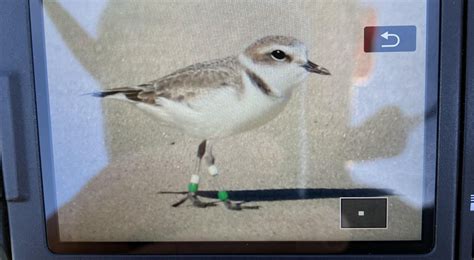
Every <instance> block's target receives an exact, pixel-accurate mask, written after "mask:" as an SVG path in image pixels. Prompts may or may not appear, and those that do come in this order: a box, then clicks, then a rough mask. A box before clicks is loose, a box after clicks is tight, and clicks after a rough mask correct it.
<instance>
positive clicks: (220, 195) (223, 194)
mask: <svg viewBox="0 0 474 260" xmlns="http://www.w3.org/2000/svg"><path fill="white" fill-rule="evenodd" d="M217 197H218V198H219V200H221V201H226V200H228V199H229V193H227V191H225V190H220V191H219V192H218V193H217Z"/></svg>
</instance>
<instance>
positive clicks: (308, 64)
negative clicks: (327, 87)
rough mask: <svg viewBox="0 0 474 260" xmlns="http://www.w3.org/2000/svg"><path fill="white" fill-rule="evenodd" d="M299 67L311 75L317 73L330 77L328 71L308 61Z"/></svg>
mask: <svg viewBox="0 0 474 260" xmlns="http://www.w3.org/2000/svg"><path fill="white" fill-rule="evenodd" d="M301 66H302V67H303V68H305V69H306V70H307V71H309V72H312V73H318V74H321V75H331V73H330V72H329V70H327V69H326V68H323V67H321V66H319V65H318V64H315V63H313V62H311V61H310V60H308V62H306V64H304V65H301Z"/></svg>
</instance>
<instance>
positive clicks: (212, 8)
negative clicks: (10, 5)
mask: <svg viewBox="0 0 474 260" xmlns="http://www.w3.org/2000/svg"><path fill="white" fill-rule="evenodd" d="M166 2H167V4H166V5H163V4H162V5H160V4H159V2H158V1H114V2H113V4H108V5H107V6H106V8H105V9H104V11H103V14H102V16H101V18H100V22H99V23H98V26H99V27H98V36H97V37H91V36H88V35H87V34H86V33H85V32H84V31H82V29H81V27H80V26H79V25H78V24H77V23H76V22H75V20H74V18H73V17H71V16H70V15H69V13H68V12H67V11H65V10H64V9H63V8H62V7H61V5H58V4H56V3H54V2H51V1H47V2H46V10H47V14H48V16H49V17H50V19H51V20H52V21H53V23H54V28H55V29H54V30H58V31H59V32H60V34H61V37H62V40H64V41H65V42H66V44H67V46H68V48H69V49H70V50H71V53H72V55H73V56H74V57H75V59H77V60H78V61H79V62H80V64H81V65H82V66H83V67H84V69H85V70H86V71H87V72H88V73H89V74H90V75H92V76H93V78H94V79H95V80H96V81H97V82H98V83H99V85H100V86H101V88H111V87H117V86H124V85H132V84H137V83H142V82H146V81H148V80H152V79H155V78H158V77H160V76H162V75H165V74H167V73H169V72H172V71H173V70H175V69H178V68H180V67H182V66H185V65H188V64H192V63H194V62H197V61H202V60H207V59H211V58H219V57H225V56H227V55H229V54H236V53H238V52H239V51H241V50H242V49H243V47H244V46H246V45H248V44H249V43H251V42H252V41H253V40H254V39H258V38H260V37H262V36H264V35H269V34H283V35H291V36H294V37H297V38H299V39H301V40H302V41H304V42H305V43H307V45H308V46H310V57H311V59H312V60H314V61H315V62H316V63H318V64H321V65H323V66H324V67H326V68H328V69H329V70H330V71H331V73H332V74H333V75H332V76H331V77H322V76H317V75H316V76H312V77H311V78H310V79H309V80H308V82H307V84H306V87H305V88H302V89H300V90H299V91H298V92H297V93H295V96H294V97H293V99H292V101H291V102H290V104H289V105H288V107H287V109H286V110H285V111H284V112H283V113H282V114H280V115H279V116H278V117H277V118H276V119H275V120H273V121H272V122H270V123H269V124H267V125H265V126H263V127H261V128H259V129H257V130H254V131H250V132H247V133H244V134H241V135H238V136H234V137H231V138H227V139H224V140H221V141H219V142H217V143H216V144H215V146H214V154H215V156H216V159H217V165H218V167H219V170H220V172H221V176H220V177H219V178H220V182H221V184H222V185H223V186H224V187H226V188H228V189H229V190H234V191H243V192H241V193H231V196H232V195H234V198H238V199H248V197H250V200H251V201H252V204H256V205H259V206H261V209H259V210H246V211H242V212H232V211H228V210H225V209H224V208H223V207H221V206H219V207H214V208H208V209H197V208H193V207H189V206H186V205H185V206H182V207H179V208H171V207H170V205H171V204H172V203H174V202H176V201H177V200H179V198H180V195H168V194H159V192H160V191H183V190H185V189H186V186H187V183H188V181H189V176H190V174H191V173H192V169H193V166H194V161H193V159H194V157H195V150H196V148H197V145H198V144H199V142H200V141H201V140H196V139H192V138H189V137H186V136H184V135H182V134H181V133H178V132H176V131H174V130H173V129H169V128H165V127H162V126H161V125H160V124H159V123H158V122H155V121H153V120H152V119H150V118H149V117H147V116H145V115H144V114H142V113H141V112H140V111H139V110H137V109H136V108H134V107H133V106H131V105H128V104H124V103H121V102H118V101H114V100H104V101H103V103H102V105H103V118H104V121H103V123H102V127H103V129H104V131H105V136H106V140H105V144H106V152H107V157H108V165H107V166H106V167H105V168H104V169H103V170H101V171H100V172H99V173H97V175H96V176H94V177H93V178H92V179H91V180H90V181H89V182H88V183H87V184H86V185H85V186H84V187H83V188H82V189H81V191H80V192H79V193H78V194H77V195H76V196H75V197H74V198H73V199H72V200H70V201H69V202H68V203H67V204H66V205H64V206H63V207H61V208H60V209H59V213H58V216H59V225H60V237H61V240H64V241H178V240H191V241H196V240H216V241H218V240H377V239H384V240H416V239H419V238H420V232H421V211H420V209H417V208H414V207H412V206H410V205H407V204H406V203H404V202H403V201H402V200H401V199H400V197H399V196H398V195H396V192H394V193H395V194H391V192H387V191H384V190H383V189H386V188H387V187H385V186H378V187H376V188H380V189H381V190H379V191H376V190H374V188H375V187H371V186H368V185H363V184H360V183H359V184H357V183H355V182H354V181H353V180H352V178H351V177H350V174H349V171H348V167H349V168H350V165H351V163H353V162H361V161H368V160H378V159H381V160H382V159H386V158H392V157H396V156H398V155H400V154H401V153H402V151H403V150H404V149H405V148H406V146H407V140H408V135H409V134H410V133H411V132H412V131H413V129H414V128H415V127H416V126H418V125H419V124H420V118H419V117H417V116H409V115H407V114H405V113H404V112H403V111H402V110H401V109H400V108H399V107H397V106H396V105H393V104H387V105H386V106H384V107H383V108H382V109H380V110H378V111H375V112H374V113H373V115H372V116H371V117H370V118H368V119H367V120H365V122H364V123H363V124H361V125H358V126H353V125H351V124H350V121H351V118H350V116H351V113H350V107H351V103H350V100H351V95H352V93H353V91H354V89H353V88H352V86H353V83H354V79H355V78H364V75H366V74H367V73H369V72H370V70H371V66H373V60H372V58H371V56H370V55H363V54H361V53H360V48H361V46H362V34H361V32H362V30H361V29H360V28H362V27H363V24H368V23H369V24H370V21H373V20H374V19H375V18H374V14H373V13H371V10H370V9H368V8H365V7H364V8H363V7H361V6H358V5H355V4H354V3H355V2H352V1H343V2H345V3H343V4H340V2H341V1H339V2H338V4H336V3H335V2H333V1H292V2H287V1H277V0H273V1H220V0H219V1H217V0H209V1H206V3H207V4H206V5H205V4H203V2H204V1H202V2H201V1H191V0H187V1H166ZM237 2H241V4H240V5H238V4H237ZM242 4H243V5H242ZM242 6H245V7H246V8H242ZM357 10H359V11H360V12H357ZM357 13H360V14H357ZM182 14H189V15H182ZM354 14H355V15H354ZM84 15H85V16H87V13H84ZM202 17H205V19H201V18H202ZM48 19H49V18H48ZM420 19H421V18H420ZM336 20H337V26H334V25H335V24H336ZM236 25H238V26H236ZM50 29H51V28H50ZM51 30H52V29H51ZM46 42H47V45H48V44H49V46H54V47H50V49H51V48H58V46H60V44H59V43H56V42H54V41H52V40H50V42H48V39H47V41H46ZM55 44H56V45H55ZM48 55H49V56H48V59H49V61H48V62H50V63H54V62H55V53H54V52H49V53H48ZM403 55H408V54H400V56H399V59H400V61H401V62H407V64H408V63H409V61H405V60H407V59H409V58H410V56H403ZM53 65H54V64H53ZM57 69H58V70H60V71H61V70H64V71H63V73H64V74H63V75H65V76H66V77H77V79H76V80H75V79H70V81H69V83H68V85H66V86H61V87H60V88H59V87H57V86H50V88H57V89H58V90H57V91H58V93H59V94H58V95H59V97H61V98H64V99H66V100H67V99H68V98H69V93H71V91H72V89H78V88H80V84H81V78H80V77H79V76H78V74H77V73H78V72H77V71H76V72H74V71H72V72H71V71H67V69H68V68H57ZM421 69H422V68H420V70H421ZM419 73H423V72H420V71H418V70H416V69H415V70H408V71H407V72H406V75H405V77H406V78H405V79H404V80H406V81H407V82H408V81H410V80H412V79H413V78H417V77H418V76H417V75H419ZM74 75H75V76H74ZM50 84H51V81H50ZM81 91H82V92H83V93H84V92H87V90H86V89H81ZM81 91H79V92H81ZM400 91H405V92H406V93H407V99H410V98H412V99H413V100H414V101H413V102H414V103H417V102H419V101H417V99H418V100H419V99H420V98H421V100H422V97H423V95H424V92H423V89H422V88H417V89H413V88H412V89H407V88H404V86H400ZM386 94H389V93H386ZM51 102H52V103H53V102H55V99H53V100H51ZM421 107H422V106H421ZM82 109H83V108H82V107H81V105H80V104H77V103H74V102H72V103H68V105H67V106H64V110H63V111H62V113H65V114H68V113H70V115H71V117H70V118H71V121H73V120H75V119H74V118H75V117H74V116H73V115H74V113H81V111H83V110H82ZM421 111H422V109H421V110H420V112H421ZM81 124H84V125H89V126H91V125H97V122H93V121H92V120H90V121H88V119H87V118H86V119H83V121H81ZM71 131H72V132H75V131H78V132H79V131H81V130H80V129H73V130H71ZM68 134H71V135H73V133H68ZM417 138H422V136H417ZM58 140H59V137H58ZM84 142H86V143H85V146H86V147H89V148H88V149H86V151H85V153H87V154H88V155H89V156H90V157H91V158H93V157H94V152H95V147H96V146H97V144H94V143H90V144H89V143H87V140H84ZM55 145H56V146H55V149H59V150H60V151H61V154H62V156H65V157H67V156H69V157H70V153H69V152H68V151H70V150H73V149H74V148H73V147H70V146H69V147H68V139H67V138H65V139H63V140H62V141H61V140H59V141H56V143H55ZM421 152H422V147H419V149H418V154H415V155H414V156H413V158H411V159H409V160H413V162H414V163H418V164H420V163H422V162H418V161H419V159H420V158H422V154H421ZM420 156H421V157H420ZM78 162H79V165H81V164H84V165H86V164H87V163H88V162H87V161H84V160H83V159H82V158H81V160H78ZM405 163H406V162H405ZM56 174H57V176H58V179H70V178H72V179H74V178H79V177H80V176H79V175H76V176H72V175H70V174H69V175H68V172H56ZM381 174H384V172H381ZM407 174H411V173H407ZM416 174H421V173H420V172H418V173H416ZM57 185H58V184H57ZM72 185H74V184H72ZM414 185H418V187H421V182H420V183H415V184H414ZM66 188H67V187H66ZM200 188H201V190H211V191H212V190H215V181H214V180H212V179H211V177H210V176H208V175H207V174H206V173H205V172H203V174H202V182H201V186H200ZM282 189H283V190H282ZM294 194H299V195H300V197H298V196H296V197H295V196H293V195H294ZM58 196H61V194H59V195H58ZM235 196H236V197H235ZM341 196H355V197H361V196H388V197H389V207H388V210H389V212H390V214H389V222H388V229H378V230H341V229H340V228H339V221H340V219H339V198H338V197H341Z"/></svg>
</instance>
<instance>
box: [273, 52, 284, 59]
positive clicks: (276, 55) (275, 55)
mask: <svg viewBox="0 0 474 260" xmlns="http://www.w3.org/2000/svg"><path fill="white" fill-rule="evenodd" d="M272 57H273V58H274V59H275V60H284V59H285V58H286V54H285V53H284V52H283V51H281V50H275V51H272Z"/></svg>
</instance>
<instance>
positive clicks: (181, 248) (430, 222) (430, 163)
mask: <svg viewBox="0 0 474 260" xmlns="http://www.w3.org/2000/svg"><path fill="white" fill-rule="evenodd" d="M427 5H428V6H427V28H426V32H427V44H426V46H427V48H426V50H427V53H426V57H427V61H426V64H427V66H426V88H425V89H426V102H425V104H426V105H425V107H426V109H425V110H426V111H429V110H430V108H435V109H434V113H435V115H434V116H433V115H430V116H432V117H433V118H434V120H433V119H431V118H430V119H428V118H427V117H428V115H425V148H424V151H425V166H424V185H423V186H424V187H429V188H426V189H425V192H424V198H423V201H424V202H426V201H431V202H433V201H434V198H427V197H426V196H427V193H426V191H427V190H429V189H433V191H434V189H435V186H436V183H435V181H434V180H436V159H437V155H436V147H437V130H438V129H437V124H438V122H437V121H438V120H437V118H438V114H437V108H438V103H437V102H438V86H439V84H438V62H439V61H438V50H439V42H438V39H439V37H438V35H439V11H440V3H439V1H438V0H428V1H427ZM30 15H31V18H32V20H33V19H34V20H35V22H34V23H33V22H32V24H31V26H32V35H33V39H32V42H33V56H34V61H33V62H34V67H35V78H36V81H35V82H36V86H35V91H36V94H35V95H36V108H37V118H38V132H39V144H40V145H39V148H40V160H41V172H42V181H43V191H44V193H43V196H44V206H45V208H46V209H53V210H54V209H55V208H56V199H55V188H54V173H53V160H52V153H51V152H52V150H51V131H50V125H49V124H50V119H49V103H48V89H47V86H48V85H47V74H46V73H47V70H46V54H45V46H44V44H45V42H44V27H43V8H42V1H40V0H34V1H31V2H30ZM361 29H363V28H361ZM35 37H36V38H35ZM39 67H41V68H42V69H43V70H44V71H42V72H41V73H40V74H39V73H36V72H37V70H36V68H39ZM40 75H41V76H40ZM433 196H436V193H433ZM434 208H435V205H433V206H431V207H427V208H423V212H422V240H420V241H345V242H341V241H328V242H322V241H311V242H309V241H290V242H61V241H60V240H59V230H58V220H57V214H54V215H53V216H52V217H51V218H49V219H45V221H46V223H47V225H46V226H47V241H48V245H49V248H50V250H52V251H53V252H55V253H69V254H70V253H81V254H83V253H85V254H93V253H99V254H105V253H114V254H116V253H120V254H150V253H153V254H295V253H300V254H342V253H343V254H367V253H372V254H400V253H403V254H407V253H413V254H420V253H427V252H429V251H431V250H432V248H433V246H434V241H435V240H434V236H433V234H434V232H435V226H434ZM46 212H49V210H46ZM341 249H343V251H341Z"/></svg>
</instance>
